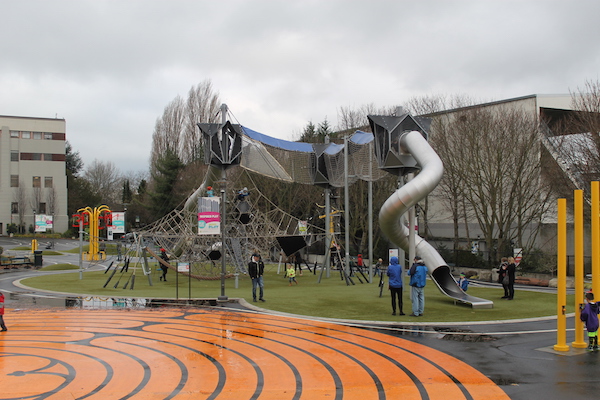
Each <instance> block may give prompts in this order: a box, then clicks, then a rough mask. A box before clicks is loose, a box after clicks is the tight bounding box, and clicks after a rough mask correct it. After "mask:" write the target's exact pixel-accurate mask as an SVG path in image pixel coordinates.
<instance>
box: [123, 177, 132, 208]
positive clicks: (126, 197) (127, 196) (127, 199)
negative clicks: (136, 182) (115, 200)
mask: <svg viewBox="0 0 600 400" xmlns="http://www.w3.org/2000/svg"><path fill="white" fill-rule="evenodd" d="M132 198H133V193H132V192H131V187H130V186H129V179H125V180H124V181H123V194H122V196H121V200H122V203H123V204H130V203H131V199H132Z"/></svg>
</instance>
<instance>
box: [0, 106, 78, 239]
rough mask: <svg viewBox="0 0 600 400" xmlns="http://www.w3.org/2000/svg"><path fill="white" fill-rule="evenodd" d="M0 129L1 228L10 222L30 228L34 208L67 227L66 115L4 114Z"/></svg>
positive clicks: (56, 226) (62, 228) (1, 230)
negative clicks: (34, 116)
mask: <svg viewBox="0 0 600 400" xmlns="http://www.w3.org/2000/svg"><path fill="white" fill-rule="evenodd" d="M0 129H1V131H0V234H2V235H5V234H6V233H7V227H8V225H9V224H11V223H14V224H17V225H20V224H22V225H23V226H24V227H25V229H26V230H27V231H28V230H29V227H30V226H33V225H34V215H35V214H37V215H44V214H45V215H52V216H53V222H54V224H53V225H54V227H53V231H54V232H59V233H62V232H64V231H66V230H67V229H68V225H69V218H68V216H67V176H66V168H65V144H66V143H65V142H66V123H65V120H64V119H52V118H30V117H14V116H0Z"/></svg>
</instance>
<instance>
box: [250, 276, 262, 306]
mask: <svg viewBox="0 0 600 400" xmlns="http://www.w3.org/2000/svg"><path fill="white" fill-rule="evenodd" d="M257 286H258V287H259V288H260V293H259V294H260V299H262V298H263V287H264V283H263V277H262V276H259V277H258V278H252V299H254V300H256V287H257Z"/></svg>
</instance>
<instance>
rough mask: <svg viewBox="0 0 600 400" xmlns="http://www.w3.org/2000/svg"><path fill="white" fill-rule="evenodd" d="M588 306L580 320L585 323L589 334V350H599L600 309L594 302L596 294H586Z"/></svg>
mask: <svg viewBox="0 0 600 400" xmlns="http://www.w3.org/2000/svg"><path fill="white" fill-rule="evenodd" d="M585 301H586V304H585V306H584V307H583V310H581V314H580V318H581V320H582V321H583V322H585V329H586V330H587V332H588V343H589V344H588V348H587V349H588V350H598V314H600V309H599V308H598V304H597V303H596V302H595V301H594V293H592V292H588V293H586V294H585Z"/></svg>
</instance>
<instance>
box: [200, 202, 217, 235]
mask: <svg viewBox="0 0 600 400" xmlns="http://www.w3.org/2000/svg"><path fill="white" fill-rule="evenodd" d="M220 204H221V198H220V197H200V198H199V199H198V235H220V234H221V212H220V208H219V207H220Z"/></svg>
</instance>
